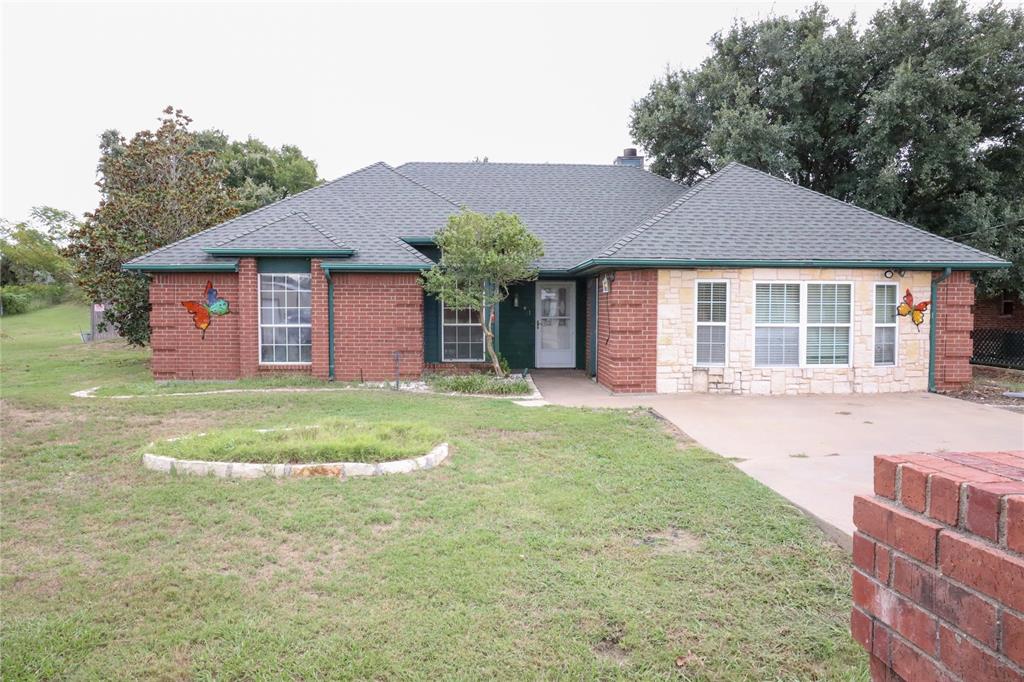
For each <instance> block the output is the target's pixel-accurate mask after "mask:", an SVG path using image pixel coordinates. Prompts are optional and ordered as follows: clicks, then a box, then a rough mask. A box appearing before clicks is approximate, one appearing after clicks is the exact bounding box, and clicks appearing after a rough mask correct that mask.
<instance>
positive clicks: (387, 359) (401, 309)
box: [333, 273, 423, 381]
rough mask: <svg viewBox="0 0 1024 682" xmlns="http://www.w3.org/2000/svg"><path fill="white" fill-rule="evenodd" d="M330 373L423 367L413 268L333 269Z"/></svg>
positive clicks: (371, 375) (419, 295)
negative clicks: (398, 362) (397, 363)
mask: <svg viewBox="0 0 1024 682" xmlns="http://www.w3.org/2000/svg"><path fill="white" fill-rule="evenodd" d="M333 280H334V358H335V361H334V365H335V366H334V376H335V378H336V379H337V380H338V381H358V380H360V379H364V380H366V381H386V380H391V379H394V377H395V359H394V352H395V351H400V352H401V354H402V358H401V375H402V377H403V378H416V377H419V376H420V375H421V374H422V373H423V288H422V287H421V286H420V283H419V275H418V274H416V273H400V274H395V273H336V274H334V275H333Z"/></svg>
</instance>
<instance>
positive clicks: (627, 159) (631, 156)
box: [612, 147, 644, 168]
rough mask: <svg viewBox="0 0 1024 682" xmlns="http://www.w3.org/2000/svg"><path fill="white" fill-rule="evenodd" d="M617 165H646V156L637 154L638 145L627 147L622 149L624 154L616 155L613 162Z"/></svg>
mask: <svg viewBox="0 0 1024 682" xmlns="http://www.w3.org/2000/svg"><path fill="white" fill-rule="evenodd" d="M612 163H613V164H615V165H616V166H634V167H636V168H643V167H644V157H642V156H637V153H636V147H626V148H625V149H623V150H622V156H617V157H615V160H614V161H613V162H612Z"/></svg>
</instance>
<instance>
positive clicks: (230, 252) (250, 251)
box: [203, 248, 355, 258]
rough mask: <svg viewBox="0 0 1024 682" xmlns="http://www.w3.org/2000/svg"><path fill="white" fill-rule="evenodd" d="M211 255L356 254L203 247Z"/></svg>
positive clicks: (347, 253) (341, 255) (313, 250)
mask: <svg viewBox="0 0 1024 682" xmlns="http://www.w3.org/2000/svg"><path fill="white" fill-rule="evenodd" d="M203 250H204V251H206V253H208V254H210V255H211V256H331V257H341V258H346V257H349V256H353V255H355V251H353V250H352V249H217V248H213V249H203Z"/></svg>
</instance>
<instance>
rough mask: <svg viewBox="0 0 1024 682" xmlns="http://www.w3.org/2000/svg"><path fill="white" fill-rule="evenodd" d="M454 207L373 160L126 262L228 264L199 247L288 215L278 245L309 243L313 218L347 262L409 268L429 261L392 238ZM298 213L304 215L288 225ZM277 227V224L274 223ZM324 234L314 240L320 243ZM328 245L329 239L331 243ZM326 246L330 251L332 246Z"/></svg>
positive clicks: (431, 224) (427, 226) (418, 229)
mask: <svg viewBox="0 0 1024 682" xmlns="http://www.w3.org/2000/svg"><path fill="white" fill-rule="evenodd" d="M457 211H458V206H456V205H455V204H453V203H452V202H450V201H448V200H447V199H444V198H443V197H441V196H439V195H438V194H437V193H435V192H433V191H431V190H429V189H427V188H425V187H422V186H421V185H419V184H417V183H416V182H414V181H412V180H410V179H408V178H406V177H403V176H402V175H401V174H399V173H397V172H395V170H394V169H393V168H391V167H390V166H388V165H387V164H386V163H375V164H373V165H371V166H367V167H366V168H361V169H359V170H357V171H354V172H352V173H349V174H348V175H345V176H342V177H340V178H338V179H337V180H333V181H331V182H328V183H326V184H324V185H320V186H319V187H314V188H312V189H308V190H306V191H304V192H299V193H298V194H294V195H292V196H290V197H287V198H285V199H282V200H281V201H278V202H275V203H273V204H269V205H267V206H264V207H262V208H259V209H256V210H255V211H251V212H250V213H246V214H245V215H242V216H239V217H237V218H234V219H232V220H229V221H227V222H224V223H221V224H220V225H217V226H215V227H212V228H210V229H208V230H205V231H203V232H199V233H197V234H194V235H192V236H191V237H187V238H185V239H182V240H181V241H178V242H175V243H173V244H169V245H167V246H165V247H163V248H161V249H157V250H155V251H150V252H149V253H147V254H145V255H142V256H139V257H138V258H135V259H134V260H131V261H129V262H128V263H127V264H126V266H127V267H128V268H130V269H140V270H145V269H147V268H153V267H156V268H159V267H161V266H165V267H166V266H173V265H198V266H202V265H208V264H211V263H224V262H227V263H233V262H235V260H236V259H233V258H230V259H226V258H223V257H214V256H211V255H210V254H208V253H206V251H205V249H210V248H216V247H217V246H218V245H219V244H224V243H226V242H227V243H229V244H230V243H231V242H232V241H233V240H235V239H240V238H244V237H243V235H253V236H255V235H259V234H260V233H261V232H262V231H263V229H265V228H267V227H268V225H271V224H278V223H277V221H280V220H282V219H288V220H289V221H292V222H289V223H287V224H288V225H294V226H296V227H299V228H300V229H299V230H296V231H292V232H289V231H288V230H284V229H282V230H280V231H279V232H278V235H279V236H280V239H281V241H279V242H278V243H277V244H276V246H277V247H278V248H281V249H303V248H308V247H307V246H306V242H305V241H304V239H305V237H306V236H307V235H309V234H310V233H309V230H308V227H309V224H310V223H312V224H314V225H315V226H316V227H318V228H319V229H320V231H322V233H323V235H328V236H329V237H330V238H331V239H333V240H334V242H336V243H337V244H342V245H344V247H343V248H349V249H352V250H354V251H355V252H356V253H355V255H353V256H352V257H351V258H348V259H346V261H347V262H350V263H357V264H360V265H400V266H412V265H422V264H425V263H426V264H429V262H430V261H429V260H428V259H426V258H424V257H423V256H422V255H421V254H420V253H419V252H418V251H416V249H413V248H412V247H410V246H409V245H408V244H406V243H405V242H403V241H402V240H401V239H399V238H398V237H400V236H405V235H410V234H413V235H415V234H424V235H430V234H433V233H434V231H435V230H436V229H437V228H438V227H439V226H442V225H444V224H445V222H446V221H447V220H448V216H449V215H451V214H452V213H456V212H457ZM298 213H301V214H302V215H304V216H305V220H302V221H300V222H295V221H294V219H293V218H292V216H295V215H296V214H298ZM281 225H282V226H284V223H282V224H281ZM323 235H321V236H320V237H318V240H320V241H321V243H323V242H322V238H323ZM332 244H333V243H332ZM337 248H338V247H337V246H333V245H332V246H331V249H332V250H333V249H337Z"/></svg>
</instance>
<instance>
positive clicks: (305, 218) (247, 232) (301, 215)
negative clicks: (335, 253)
mask: <svg viewBox="0 0 1024 682" xmlns="http://www.w3.org/2000/svg"><path fill="white" fill-rule="evenodd" d="M294 216H298V217H299V218H301V219H302V221H303V222H305V223H306V224H307V225H309V226H310V227H312V228H313V229H314V230H316V231H317V232H319V233H320V234H321V235H322V236H323V237H324V238H325V239H327V241H329V242H331V243H332V244H334V245H335V246H337V247H338V248H339V249H341V248H344V246H343V245H342V244H341V243H340V242H338V240H337V239H335V238H334V237H333V236H331V235H330V234H328V233H327V232H326V231H324V230H323V228H321V227H320V226H319V225H317V224H316V222H314V221H313V219H312V218H310V217H309V214H308V213H306V212H305V211H292V212H290V213H285V214H284V215H282V216H278V217H277V218H272V219H271V220H268V221H267V222H265V223H261V224H260V225H257V226H255V227H253V228H251V229H248V230H245V231H244V232H239V233H238V234H236V235H234V236H233V237H229V238H228V239H225V240H224V241H222V242H217V243H216V244H214V248H217V247H220V246H224V245H226V244H230V243H231V242H233V241H236V240H238V239H241V238H242V237H248V236H249V235H251V234H253V233H255V232H259V231H260V230H263V229H266V228H268V227H270V226H271V225H273V224H274V223H279V222H281V221H282V220H287V219H288V218H291V217H294Z"/></svg>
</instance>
